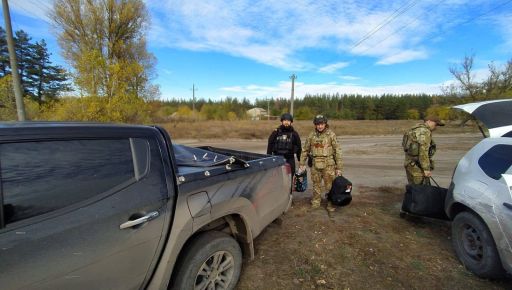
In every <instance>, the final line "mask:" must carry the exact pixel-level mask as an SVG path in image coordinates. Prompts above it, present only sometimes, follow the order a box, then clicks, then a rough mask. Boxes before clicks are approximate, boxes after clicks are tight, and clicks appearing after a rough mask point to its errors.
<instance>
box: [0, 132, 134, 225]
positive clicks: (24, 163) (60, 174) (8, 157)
mask: <svg viewBox="0 0 512 290" xmlns="http://www.w3.org/2000/svg"><path fill="white" fill-rule="evenodd" d="M0 174H1V175H0V176H1V189H2V195H3V212H4V222H5V223H7V224H8V223H12V222H16V221H19V220H23V219H26V218H30V217H33V216H37V215H41V214H44V213H47V212H50V211H53V210H56V209H59V208H63V207H65V206H68V205H71V204H73V203H76V202H80V201H83V200H86V199H88V198H91V197H93V196H95V195H98V194H100V193H103V192H105V191H107V190H109V189H112V188H113V187H115V186H117V185H120V184H122V183H124V182H127V181H129V180H130V179H132V178H133V177H134V161H133V159H132V153H131V149H130V141H129V140H128V139H119V140H68V141H44V142H24V143H5V144H0ZM0 200H1V199H0Z"/></svg>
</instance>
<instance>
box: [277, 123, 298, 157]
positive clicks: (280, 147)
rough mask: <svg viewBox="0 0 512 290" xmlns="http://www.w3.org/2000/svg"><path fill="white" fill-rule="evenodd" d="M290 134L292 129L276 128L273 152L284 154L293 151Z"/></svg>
mask: <svg viewBox="0 0 512 290" xmlns="http://www.w3.org/2000/svg"><path fill="white" fill-rule="evenodd" d="M292 134H293V131H289V132H285V131H283V130H281V129H278V130H277V137H276V141H275V143H274V151H273V152H274V154H277V155H285V154H293V153H294V152H293V142H292Z"/></svg>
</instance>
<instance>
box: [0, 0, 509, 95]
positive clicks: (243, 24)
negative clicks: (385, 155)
mask: <svg viewBox="0 0 512 290" xmlns="http://www.w3.org/2000/svg"><path fill="white" fill-rule="evenodd" d="M145 3H146V6H147V8H148V11H149V13H150V16H151V17H150V18H151V25H150V27H149V29H148V32H147V39H148V50H149V51H150V52H152V53H153V54H154V55H155V56H156V58H157V60H158V64H157V67H156V68H157V73H158V77H157V78H156V79H155V80H154V83H156V84H158V85H159V86H160V90H161V93H162V94H161V98H162V99H171V98H183V99H186V98H191V97H192V85H193V84H195V86H196V88H197V89H198V90H197V91H196V97H197V98H204V99H209V98H210V99H212V100H219V99H222V98H225V97H227V96H231V97H237V98H243V97H246V98H248V99H249V100H254V99H255V98H259V99H264V98H267V97H268V98H272V97H283V98H288V97H290V89H291V80H290V78H289V77H290V76H291V75H292V74H295V75H297V79H296V81H295V85H296V86H295V96H296V97H297V98H301V97H303V96H304V95H305V94H308V93H309V94H318V93H336V92H338V93H341V94H343V93H347V94H352V93H359V94H371V95H380V94H383V93H393V94H400V93H439V92H440V91H441V86H443V85H447V84H450V83H451V82H453V78H452V76H451V74H450V72H449V68H450V67H451V66H455V65H458V64H460V62H461V60H462V59H463V58H464V56H465V55H474V56H475V62H474V68H475V71H474V72H475V76H476V77H477V78H484V77H485V76H486V73H487V71H488V69H487V66H488V64H489V63H491V62H493V63H494V64H495V65H497V66H498V67H500V66H502V65H504V64H505V63H506V62H507V61H508V60H511V59H512V0H493V1H489V0H485V1H484V0H444V1H443V0H423V1H420V0H400V1H384V0H382V1H370V0H348V1H347V0H332V1H331V0H312V1H305V0H293V1H289V0H279V1H276V0H269V1H250V0H232V1H224V0H208V1H204V0H183V1H181V0H171V1H157V0H154V1H149V0H147V1H145ZM9 5H10V10H11V19H12V26H13V30H19V29H23V30H25V31H26V32H28V33H29V35H30V36H32V37H33V39H34V40H39V39H42V38H44V39H45V40H46V41H47V43H48V47H49V50H50V52H51V53H52V61H53V62H54V63H57V64H61V65H65V62H64V61H63V60H62V58H61V57H60V49H59V47H58V45H57V44H56V41H55V35H54V34H53V32H52V31H53V29H52V27H51V24H50V21H49V20H48V18H47V16H46V15H47V14H46V13H47V11H48V9H49V8H50V7H51V5H52V1H50V0H48V1H44V0H11V1H9ZM2 26H3V23H2Z"/></svg>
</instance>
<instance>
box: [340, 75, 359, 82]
mask: <svg viewBox="0 0 512 290" xmlns="http://www.w3.org/2000/svg"><path fill="white" fill-rule="evenodd" d="M340 79H342V80H345V81H357V80H360V79H361V78H360V77H356V76H348V75H346V76H340Z"/></svg>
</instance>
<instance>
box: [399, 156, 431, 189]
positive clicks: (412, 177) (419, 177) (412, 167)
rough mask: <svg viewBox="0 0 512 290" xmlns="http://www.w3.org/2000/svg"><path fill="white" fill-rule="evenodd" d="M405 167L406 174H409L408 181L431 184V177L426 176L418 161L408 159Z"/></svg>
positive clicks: (410, 182)
mask: <svg viewBox="0 0 512 290" xmlns="http://www.w3.org/2000/svg"><path fill="white" fill-rule="evenodd" d="M404 167H405V174H406V175H407V183H409V184H426V185H430V178H428V177H425V175H424V174H423V169H421V168H420V167H419V166H418V165H417V164H416V163H414V162H408V161H406V162H405V164H404Z"/></svg>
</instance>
